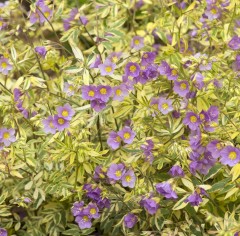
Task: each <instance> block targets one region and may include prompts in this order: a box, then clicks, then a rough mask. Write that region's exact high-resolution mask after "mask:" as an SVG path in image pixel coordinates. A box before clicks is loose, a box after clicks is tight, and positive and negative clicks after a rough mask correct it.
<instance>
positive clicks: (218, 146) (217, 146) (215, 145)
mask: <svg viewBox="0 0 240 236" xmlns="http://www.w3.org/2000/svg"><path fill="white" fill-rule="evenodd" d="M206 148H207V150H208V151H209V152H210V153H211V155H212V157H213V158H215V159H217V158H218V157H220V155H221V150H222V149H223V145H222V143H221V142H220V141H219V140H213V141H211V142H209V143H208V145H207V147H206Z"/></svg>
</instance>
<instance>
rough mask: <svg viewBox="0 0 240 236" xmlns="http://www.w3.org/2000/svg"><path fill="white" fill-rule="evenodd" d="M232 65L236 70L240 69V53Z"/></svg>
mask: <svg viewBox="0 0 240 236" xmlns="http://www.w3.org/2000/svg"><path fill="white" fill-rule="evenodd" d="M232 67H233V70H234V71H240V55H237V56H236V61H235V62H233V65H232Z"/></svg>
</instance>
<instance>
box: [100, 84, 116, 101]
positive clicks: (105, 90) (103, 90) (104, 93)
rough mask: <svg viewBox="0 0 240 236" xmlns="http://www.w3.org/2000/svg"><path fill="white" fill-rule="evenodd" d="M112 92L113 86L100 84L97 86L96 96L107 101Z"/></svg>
mask: <svg viewBox="0 0 240 236" xmlns="http://www.w3.org/2000/svg"><path fill="white" fill-rule="evenodd" d="M111 94H112V88H111V87H110V86H104V85H100V86H97V93H96V97H97V98H98V99H101V100H102V101H103V102H107V101H108V100H109V98H110V96H111Z"/></svg>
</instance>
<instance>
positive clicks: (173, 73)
mask: <svg viewBox="0 0 240 236" xmlns="http://www.w3.org/2000/svg"><path fill="white" fill-rule="evenodd" d="M167 78H168V80H174V81H176V79H177V78H178V71H177V70H176V69H174V68H170V71H169V72H168V73H167Z"/></svg>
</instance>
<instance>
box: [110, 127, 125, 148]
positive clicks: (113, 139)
mask: <svg viewBox="0 0 240 236" xmlns="http://www.w3.org/2000/svg"><path fill="white" fill-rule="evenodd" d="M121 141H122V139H121V137H120V136H119V135H118V134H117V133H116V132H114V131H112V132H111V133H110V134H109V137H108V139H107V144H108V146H110V147H111V148H112V149H113V150H116V149H118V148H119V146H120V143H121Z"/></svg>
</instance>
